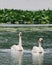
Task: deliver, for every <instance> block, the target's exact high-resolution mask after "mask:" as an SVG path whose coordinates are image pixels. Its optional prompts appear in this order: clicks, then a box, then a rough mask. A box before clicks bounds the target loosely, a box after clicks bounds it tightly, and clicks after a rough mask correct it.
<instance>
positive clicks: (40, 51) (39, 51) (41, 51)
mask: <svg viewBox="0 0 52 65" xmlns="http://www.w3.org/2000/svg"><path fill="white" fill-rule="evenodd" d="M32 52H33V53H44V49H43V48H42V47H37V46H34V47H33V49H32Z"/></svg>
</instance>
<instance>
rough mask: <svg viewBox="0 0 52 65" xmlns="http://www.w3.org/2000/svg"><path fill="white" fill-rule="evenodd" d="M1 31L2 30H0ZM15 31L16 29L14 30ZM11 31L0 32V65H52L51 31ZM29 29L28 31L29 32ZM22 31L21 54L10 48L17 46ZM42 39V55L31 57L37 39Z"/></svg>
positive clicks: (6, 29)
mask: <svg viewBox="0 0 52 65" xmlns="http://www.w3.org/2000/svg"><path fill="white" fill-rule="evenodd" d="M2 29H3V28H2ZM15 29H16V28H15ZM15 29H14V30H12V29H8V28H5V29H4V30H1V29H0V30H1V31H0V65H52V31H50V30H47V29H46V30H42V29H43V28H42V29H41V30H38V31H37V30H36V31H35V29H34V30H31V29H30V28H28V29H26V30H25V28H24V30H23V29H20V28H19V29H20V30H19V29H18V30H15ZM29 29H30V30H29ZM20 31H22V43H23V44H22V45H23V47H24V51H23V52H16V51H11V49H10V47H11V46H12V45H14V44H18V39H19V38H18V34H19V32H20ZM39 37H42V38H43V39H44V40H43V44H42V47H43V48H44V50H45V53H44V54H43V55H41V54H39V55H37V54H35V55H32V53H31V50H32V47H33V46H34V45H37V46H38V38H39Z"/></svg>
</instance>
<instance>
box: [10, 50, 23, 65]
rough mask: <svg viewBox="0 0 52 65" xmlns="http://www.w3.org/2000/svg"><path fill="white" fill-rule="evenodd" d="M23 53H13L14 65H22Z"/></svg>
mask: <svg viewBox="0 0 52 65" xmlns="http://www.w3.org/2000/svg"><path fill="white" fill-rule="evenodd" d="M22 55H23V52H22V51H12V52H11V57H12V65H22Z"/></svg>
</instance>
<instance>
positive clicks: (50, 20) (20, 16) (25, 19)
mask: <svg viewBox="0 0 52 65" xmlns="http://www.w3.org/2000/svg"><path fill="white" fill-rule="evenodd" d="M0 23H11V24H15V23H16V24H52V10H49V9H48V10H45V9H44V10H38V11H27V10H26V11H24V10H16V9H15V10H14V9H0Z"/></svg>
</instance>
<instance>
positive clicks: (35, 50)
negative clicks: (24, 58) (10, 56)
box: [11, 32, 44, 53]
mask: <svg viewBox="0 0 52 65" xmlns="http://www.w3.org/2000/svg"><path fill="white" fill-rule="evenodd" d="M21 36H22V32H19V44H18V45H13V46H12V47H11V50H18V51H22V50H23V47H22V39H21V38H22V37H21ZM42 41H43V38H39V40H38V43H39V47H37V46H34V47H33V49H32V53H44V49H43V48H42V47H41V44H42Z"/></svg>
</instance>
